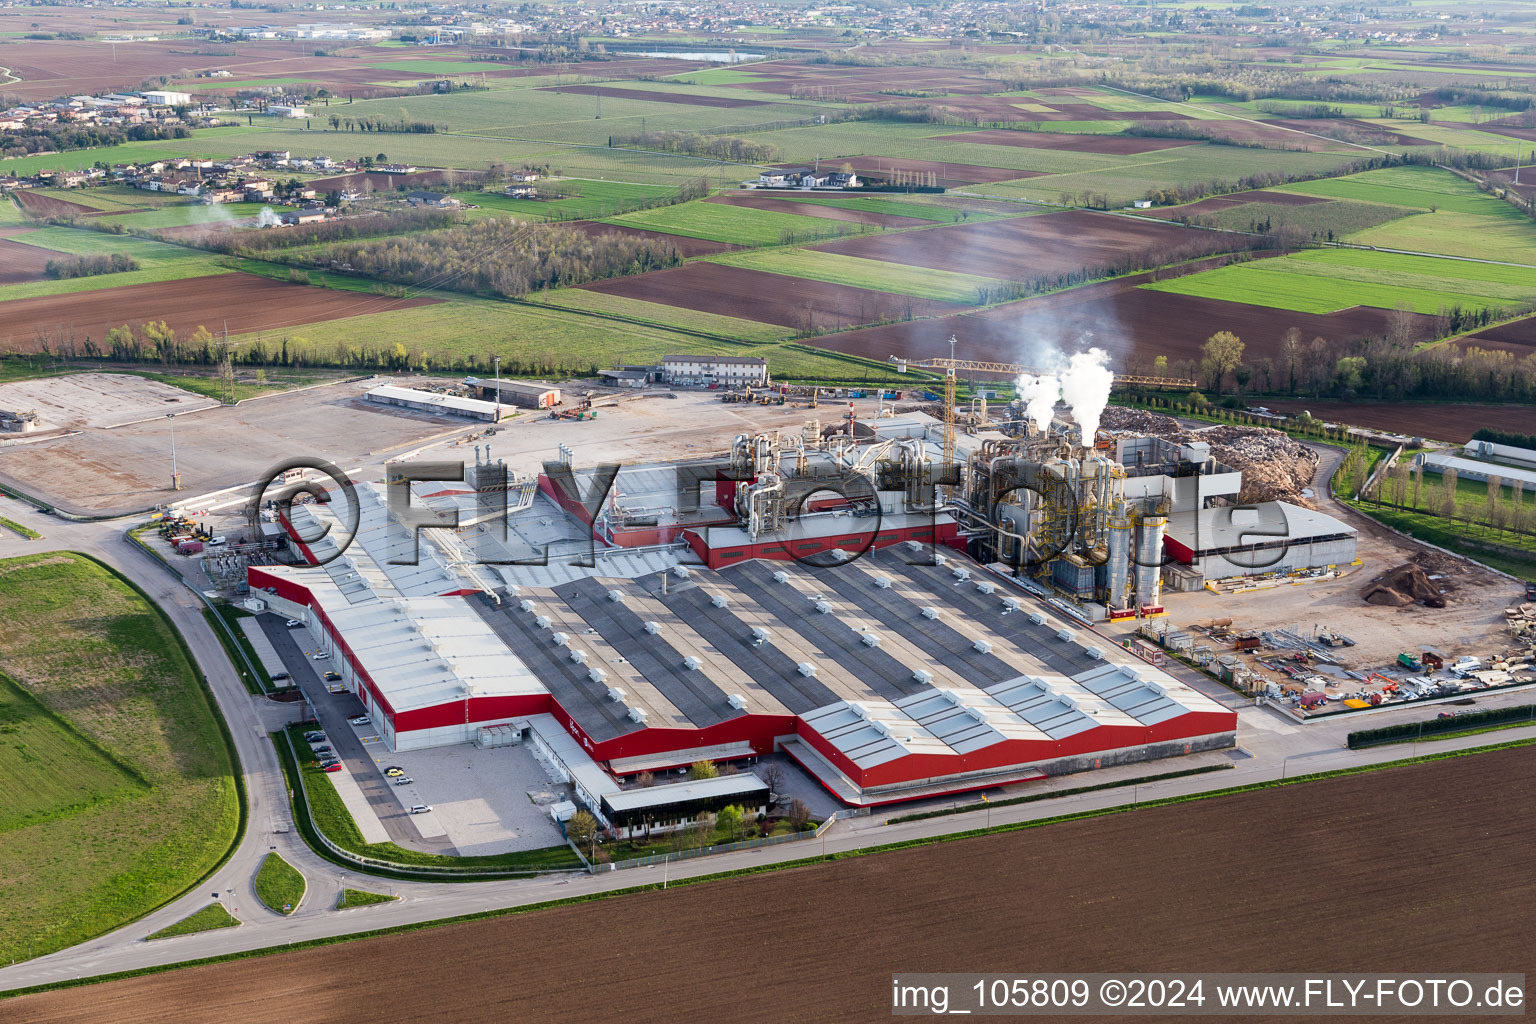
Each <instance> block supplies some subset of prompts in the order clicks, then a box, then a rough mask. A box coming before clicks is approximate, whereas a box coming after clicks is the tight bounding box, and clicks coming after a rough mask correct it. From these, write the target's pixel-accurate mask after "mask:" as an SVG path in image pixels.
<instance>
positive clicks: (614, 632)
mask: <svg viewBox="0 0 1536 1024" xmlns="http://www.w3.org/2000/svg"><path fill="white" fill-rule="evenodd" d="M611 589H621V590H622V589H623V588H614V587H611V586H605V585H604V581H602V580H598V579H593V578H591V577H588V578H587V579H583V580H578V581H576V582H575V583H568V584H566V585H565V586H561V587H556V588H554V593H555V594H556V595H557V596H558V597H559V598H560V599H561V600H563V601H564V602H565V603H566V606H567V607H569V608H570V609H571V611H573V612H575V613H576V614H577V615H579V616H581V618H582V619H583V620H585V621H586V622H587V623H588V624H589V625H591V626H592V627H594V628H595V629H596V630H597V632H598V635H600V636H601V637H602V638H603V639H604V640H606V641H608V643H609V644H610V645H612V646H613V648H614V649H615V650H617V651H619V652H620V653H621V654H622V655H623V656H624V657H625V658H626V659H627V660H628V661H629V663H630V664H631V665H633V666H634V667H635V668H636V669H638V670H639V671H640V673H641V674H642V675H644V676H645V680H646V682H648V683H650V684H651V685H652V686H654V687H655V688H656V689H657V690H659V691H660V692H661V695H662V696H663V697H665V698H666V699H667V700H669V701H671V702H672V705H673V706H674V707H676V708H677V710H678V711H680V712H682V713H683V714H684V715H685V716H686V717H687V718H688V720H689V721H691V722H692V723H693V724H694V725H696V726H699V727H700V728H703V727H705V726H710V725H715V724H717V723H719V722H723V721H725V720H726V719H728V718H735V717H737V716H739V715H744V714H746V711H745V710H737V709H736V708H733V707H731V706H730V705H729V704H728V703H726V691H724V690H722V689H721V688H720V687H719V686H717V685H716V684H715V682H714V681H713V680H711V679H710V678H709V677H708V676H706V675H705V674H704V673H703V672H699V671H689V670H688V669H686V668H684V667H683V658H684V657H685V655H684V654H682V653H681V652H680V651H678V650H677V649H676V648H674V647H673V646H672V645H671V644H670V643H668V642H667V640H666V639H665V637H664V636H662V635H660V634H657V635H654V636H653V635H652V634H650V633H647V632H646V631H645V620H644V619H642V618H641V617H640V616H639V615H636V614H635V612H634V611H632V610H631V609H629V608H627V607H625V605H624V604H623V603H622V602H619V601H614V600H611V599H610V598H609V596H608V592H609V590H611ZM610 703H612V702H610Z"/></svg>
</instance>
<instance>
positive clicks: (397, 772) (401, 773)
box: [384, 768, 405, 779]
mask: <svg viewBox="0 0 1536 1024" xmlns="http://www.w3.org/2000/svg"><path fill="white" fill-rule="evenodd" d="M384 774H385V775H388V776H389V777H390V778H392V779H403V778H405V770H404V769H403V768H385V769H384Z"/></svg>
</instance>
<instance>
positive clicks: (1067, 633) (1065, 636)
mask: <svg viewBox="0 0 1536 1024" xmlns="http://www.w3.org/2000/svg"><path fill="white" fill-rule="evenodd" d="M1075 635H1076V634H1074V633H1073V632H1072V631H1071V630H1070V629H1068V628H1067V627H1066V626H1062V627H1061V628H1060V629H1058V630H1057V631H1056V639H1058V640H1071V639H1072V637H1073V636H1075Z"/></svg>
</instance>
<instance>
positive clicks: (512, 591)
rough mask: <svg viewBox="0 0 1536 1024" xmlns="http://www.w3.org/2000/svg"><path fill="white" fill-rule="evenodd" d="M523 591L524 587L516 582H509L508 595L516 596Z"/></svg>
mask: <svg viewBox="0 0 1536 1024" xmlns="http://www.w3.org/2000/svg"><path fill="white" fill-rule="evenodd" d="M522 592H523V588H522V587H520V586H518V585H517V584H516V583H508V584H507V596H508V597H516V596H517V595H518V594H521V593H522Z"/></svg>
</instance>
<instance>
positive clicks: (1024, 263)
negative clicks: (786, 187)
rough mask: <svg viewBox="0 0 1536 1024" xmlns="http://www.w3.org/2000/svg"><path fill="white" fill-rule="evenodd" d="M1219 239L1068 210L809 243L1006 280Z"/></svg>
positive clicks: (1162, 255)
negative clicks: (820, 243)
mask: <svg viewBox="0 0 1536 1024" xmlns="http://www.w3.org/2000/svg"><path fill="white" fill-rule="evenodd" d="M1222 242H1223V240H1222V239H1221V238H1220V237H1218V236H1216V235H1213V234H1212V233H1211V232H1201V231H1196V230H1194V229H1192V228H1183V227H1176V226H1174V225H1164V224H1155V223H1151V222H1148V221H1145V220H1136V219H1132V218H1130V217H1115V216H1110V215H1108V214H1101V213H1085V212H1082V211H1079V210H1071V211H1068V212H1065V213H1047V214H1040V215H1038V216H1034V217H1018V218H1015V219H1012V220H996V221H988V222H985V223H981V224H953V225H950V226H947V227H941V228H933V229H931V230H928V231H903V232H900V233H898V234H891V235H865V236H861V237H858V238H848V239H843V240H840V241H836V242H828V243H826V244H825V245H819V246H816V247H815V248H818V249H824V250H826V251H828V252H836V253H842V254H843V255H845V256H862V257H864V258H865V259H872V260H887V261H890V262H892V263H906V264H909V265H911V266H916V267H929V268H931V269H934V270H952V271H955V272H956V273H960V274H978V275H981V276H983V277H997V278H1002V279H1004V280H1009V281H1011V280H1023V279H1028V278H1033V277H1039V276H1042V275H1047V274H1059V273H1064V272H1071V271H1075V270H1081V269H1083V268H1084V267H1093V268H1097V267H1108V266H1113V265H1115V264H1116V263H1117V262H1118V261H1119V260H1121V259H1123V258H1125V257H1126V256H1134V255H1136V254H1139V253H1142V252H1148V253H1149V254H1150V255H1149V256H1148V258H1149V259H1152V260H1153V262H1141V263H1139V264H1136V265H1139V266H1157V265H1160V264H1162V263H1164V262H1173V261H1174V260H1175V259H1176V258H1177V257H1178V256H1179V255H1180V253H1181V252H1182V251H1183V250H1185V249H1186V248H1189V247H1191V246H1194V247H1199V248H1201V249H1202V251H1203V252H1209V251H1211V249H1212V248H1213V247H1214V246H1219V245H1221V244H1222Z"/></svg>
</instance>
